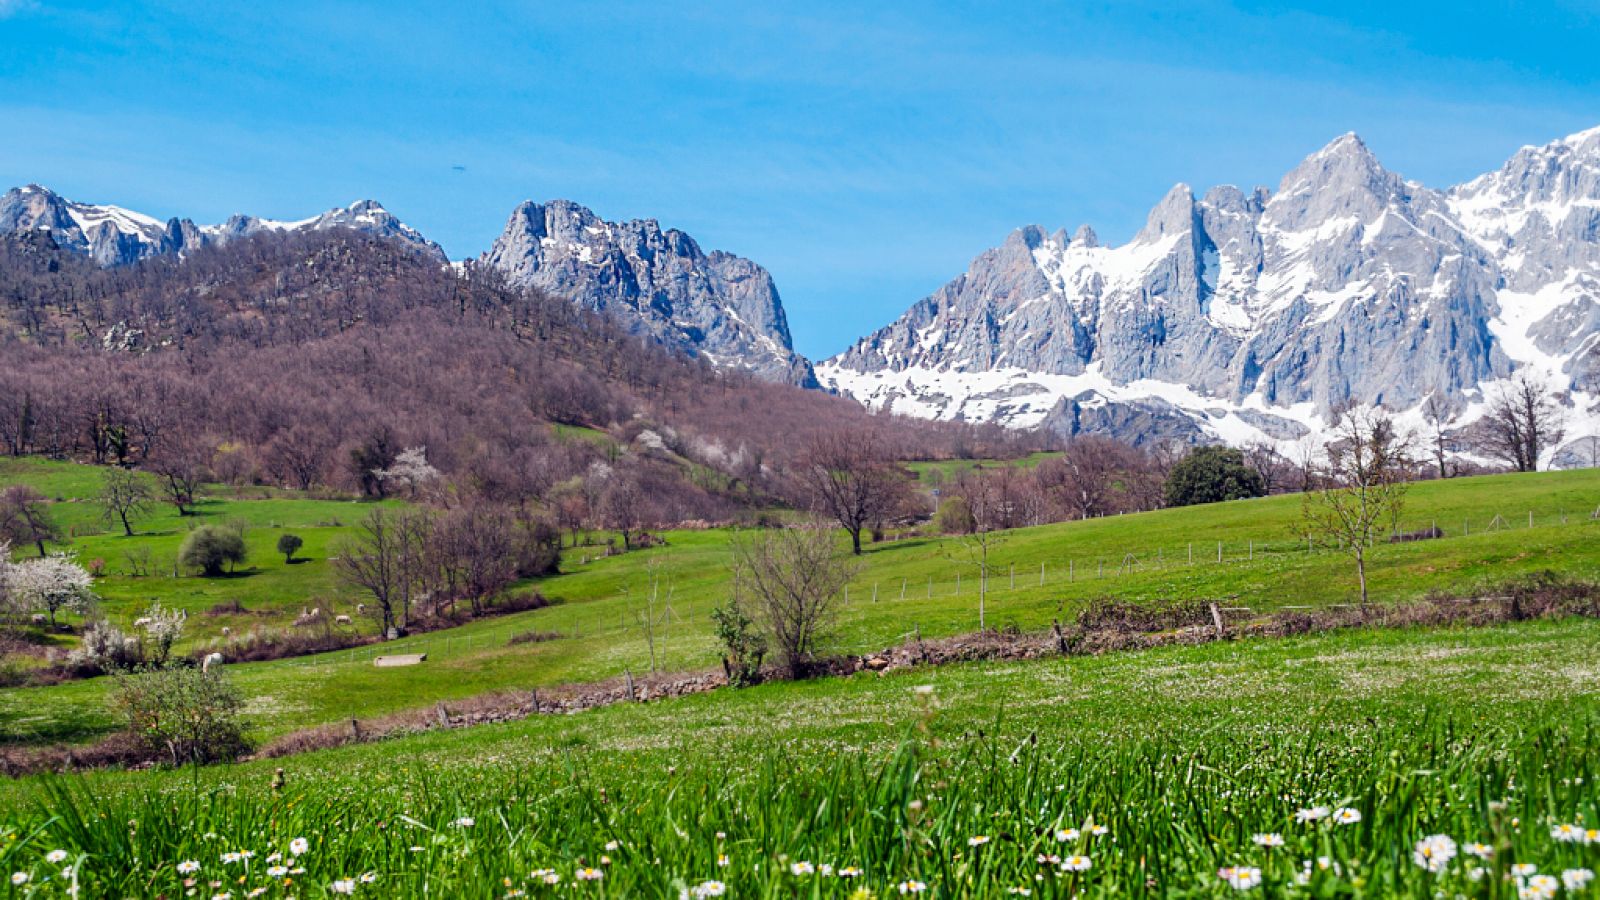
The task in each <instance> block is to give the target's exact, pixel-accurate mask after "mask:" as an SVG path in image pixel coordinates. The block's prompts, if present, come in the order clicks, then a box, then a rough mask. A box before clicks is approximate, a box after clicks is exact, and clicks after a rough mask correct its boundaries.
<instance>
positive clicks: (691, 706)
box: [0, 620, 1600, 898]
mask: <svg viewBox="0 0 1600 900" xmlns="http://www.w3.org/2000/svg"><path fill="white" fill-rule="evenodd" d="M1597 646H1600V623H1596V622H1594V621H1589V620H1563V621H1542V622H1532V623H1521V624H1516V625H1510V626H1505V627H1497V628H1483V629H1440V630H1410V631H1400V630H1371V631H1347V632H1333V633H1325V634H1319V635H1311V636H1303V637H1297V638H1287V639H1276V640H1268V639H1247V640H1239V641H1231V642H1222V643H1216V644H1208V645H1203V646H1198V647H1168V648H1160V649H1156V650H1150V651H1145V652H1139V653H1124V654H1113V655H1108V656H1103V657H1073V658H1055V659H1048V660H1035V661H1028V662H1008V663H991V664H976V665H961V666H950V667H945V668H940V669H926V670H909V671H903V672H897V673H891V674H889V675H885V676H875V675H868V674H862V675H858V676H854V677H851V678H845V679H827V680H819V681H813V682H802V683H778V684H769V685H763V686H760V687H756V688H751V689H745V690H738V691H727V690H725V691H717V692H714V693H711V694H704V695H698V696H693V697H687V698H682V699H678V700H672V701H666V702H661V703H652V704H644V705H624V706H614V707H609V708H605V709H600V710H594V711H590V712H586V713H581V714H576V715H567V716H543V717H537V718H534V719H530V720H525V721H520V722H513V723H508V724H504V725H495V726H483V727H477V728H471V729H459V730H452V731H443V732H432V733H428V734H424V735H418V736H413V737H407V738H401V739H395V740H389V741H384V742H380V743H376V744H367V745H360V746H353V747H347V748H341V749H337V750H332V751H324V752H319V753H312V754H306V755H303V756H298V757H292V758H288V759H283V760H275V761H268V762H257V763H246V764H240V765H234V766H218V767H210V768H203V769H200V770H181V771H161V772H132V773H117V772H101V773H91V774H87V775H82V776H71V777H62V776H50V777H43V778H30V779H25V780H22V781H18V782H10V783H6V784H3V785H0V875H10V876H11V877H12V880H13V882H16V881H17V880H18V879H24V880H23V881H22V883H20V884H17V885H16V886H10V885H0V890H7V889H9V890H10V892H11V893H10V896H16V897H21V896H33V897H61V896H69V893H68V891H69V890H71V889H72V888H74V887H76V888H77V889H78V891H79V894H78V895H79V896H92V897H124V896H126V897H157V896H163V897H181V896H202V897H220V896H228V897H231V898H239V897H256V896H263V897H286V896H294V897H321V896H343V895H345V894H353V895H355V896H368V897H395V896H418V897H420V896H438V897H463V898H500V897H520V896H530V897H538V896H592V897H678V896H690V897H699V896H729V897H763V898H780V897H781V898H788V897H817V898H819V897H854V898H867V897H875V898H887V897H891V896H894V897H899V896H923V897H940V898H946V897H1002V896H1010V895H1024V893H1023V892H1026V894H1025V895H1031V896H1036V897H1068V896H1079V897H1102V896H1129V897H1223V896H1246V897H1248V896H1262V897H1419V898H1425V897H1439V896H1443V897H1456V896H1460V897H1516V896H1519V892H1520V895H1521V896H1550V897H1556V896H1561V897H1569V896H1570V897H1586V896H1597V893H1596V888H1595V886H1594V885H1593V884H1592V883H1590V882H1588V881H1587V880H1586V875H1585V872H1586V871H1587V870H1593V869H1595V868H1597V867H1600V841H1595V840H1594V839H1593V838H1592V837H1590V836H1589V835H1590V832H1589V829H1594V828H1596V826H1597V824H1600V793H1597V790H1596V786H1595V781H1594V779H1595V777H1596V775H1597V770H1600V743H1597V741H1596V740H1595V738H1596V726H1597V724H1600V719H1597V714H1600V704H1597V696H1600V695H1597V691H1596V688H1597V685H1600V669H1597V661H1596V660H1597V657H1596V654H1595V649H1596V647H1597ZM279 765H281V766H282V767H283V768H284V770H285V772H284V782H283V787H282V788H281V790H280V789H277V788H275V787H273V769H274V767H275V766H279ZM1301 811H1305V812H1304V813H1303V814H1301ZM1297 814H1300V815H1299V816H1298V817H1297ZM1301 819H1304V821H1301ZM1435 835H1443V836H1446V837H1447V838H1448V842H1446V841H1445V840H1443V839H1438V838H1435V839H1434V840H1432V841H1431V842H1428V843H1424V844H1422V845H1421V846H1422V848H1423V849H1426V850H1428V854H1427V855H1421V854H1420V853H1418V851H1417V848H1418V846H1419V842H1422V841H1424V840H1425V839H1427V838H1430V837H1432V836H1435ZM1479 845H1481V846H1479ZM57 851H59V853H57ZM53 853H57V855H56V856H55V857H52V856H51V855H50V854H53ZM247 853H248V854H250V855H248V856H245V855H243V854H247ZM52 859H54V860H55V861H52ZM1419 861H1420V864H1419ZM1430 861H1431V865H1432V867H1433V869H1436V871H1434V870H1430V868H1429V864H1430ZM191 866H192V867H193V869H192V870H191ZM12 873H16V874H15V875H13V874H12ZM1563 880H1565V884H1566V885H1567V886H1563ZM1551 885H1553V886H1554V887H1553V888H1552V887H1550V886H1551Z"/></svg>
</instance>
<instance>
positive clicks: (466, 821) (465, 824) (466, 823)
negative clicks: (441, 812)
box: [451, 816, 478, 828]
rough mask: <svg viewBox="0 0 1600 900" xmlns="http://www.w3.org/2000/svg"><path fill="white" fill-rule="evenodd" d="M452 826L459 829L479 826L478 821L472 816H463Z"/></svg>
mask: <svg viewBox="0 0 1600 900" xmlns="http://www.w3.org/2000/svg"><path fill="white" fill-rule="evenodd" d="M451 824H453V825H455V826H456V827H457V828H471V827H472V826H474V825H476V824H478V820H477V819H474V818H473V817H471V816H462V817H461V818H459V819H457V820H455V821H454V822H453V823H451Z"/></svg>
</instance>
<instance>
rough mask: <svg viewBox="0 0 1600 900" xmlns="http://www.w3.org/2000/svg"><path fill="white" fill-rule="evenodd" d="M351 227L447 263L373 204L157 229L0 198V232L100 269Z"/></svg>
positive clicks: (62, 203)
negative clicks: (268, 234) (264, 237)
mask: <svg viewBox="0 0 1600 900" xmlns="http://www.w3.org/2000/svg"><path fill="white" fill-rule="evenodd" d="M328 228H351V229H355V230H357V231H362V232H366V233H368V234H373V235H377V236H380V237H387V238H394V239H396V240H401V241H405V242H407V243H410V244H413V245H415V246H416V247H417V248H418V249H419V250H421V251H422V252H424V253H427V254H429V255H430V256H435V257H437V258H438V259H439V260H440V261H441V262H443V261H444V258H445V257H444V251H443V250H442V249H440V247H439V245H438V244H435V243H433V242H432V241H430V240H428V239H427V238H425V237H423V236H422V234H421V233H420V232H418V231H417V230H416V229H415V228H412V227H411V226H409V225H407V224H405V223H404V222H402V221H400V220H399V219H398V218H396V217H395V216H394V215H393V214H392V213H390V212H389V211H388V210H386V209H384V208H383V207H382V206H381V205H379V204H378V203H376V202H374V201H372V200H360V201H357V202H355V203H352V204H350V205H349V206H346V207H342V208H338V209H330V210H328V211H327V212H325V213H323V214H322V215H320V216H313V217H311V218H309V219H301V220H299V221H292V222H285V221H276V220H272V219H262V218H257V217H256V216H237V215H236V216H233V217H231V218H229V219H228V221H226V222H223V223H222V224H220V225H196V224H195V223H194V222H193V221H191V220H189V219H177V218H173V219H168V220H167V221H165V222H162V221H161V220H159V219H155V218H152V217H150V216H147V215H144V214H143V213H137V212H134V211H132V210H128V209H123V208H122V207H119V206H107V205H103V204H91V203H78V202H75V201H72V200H67V199H66V198H64V197H62V196H60V195H59V194H57V193H55V192H54V191H51V190H49V189H47V188H43V187H40V186H39V185H36V184H30V185H27V186H25V187H20V188H13V189H11V190H9V191H7V192H6V193H5V194H3V195H0V232H10V231H24V230H30V229H37V230H43V231H48V232H49V233H50V235H51V237H52V238H54V239H55V242H56V244H57V245H58V246H61V247H64V248H66V249H69V250H72V251H75V252H78V253H82V254H84V255H86V256H88V257H90V258H91V259H93V260H94V261H95V262H96V263H99V264H100V265H102V266H121V265H128V264H130V263H134V262H137V261H139V260H141V259H147V258H150V257H154V256H183V255H185V254H188V253H191V252H193V251H194V250H197V249H199V248H201V247H204V246H207V245H210V244H221V243H226V242H227V241H229V240H232V239H234V238H240V237H248V236H249V235H252V234H257V233H259V232H263V231H298V230H301V229H311V230H323V229H328Z"/></svg>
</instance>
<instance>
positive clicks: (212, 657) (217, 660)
mask: <svg viewBox="0 0 1600 900" xmlns="http://www.w3.org/2000/svg"><path fill="white" fill-rule="evenodd" d="M220 665H222V654H221V653H207V654H206V658H205V659H203V660H201V661H200V671H202V672H210V671H211V667H212V666H220Z"/></svg>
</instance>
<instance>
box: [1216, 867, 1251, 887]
mask: <svg viewBox="0 0 1600 900" xmlns="http://www.w3.org/2000/svg"><path fill="white" fill-rule="evenodd" d="M1217 877H1218V878H1221V879H1222V880H1223V881H1226V882H1227V883H1228V885H1229V886H1230V887H1232V888H1233V889H1234V890H1237V891H1248V890H1250V889H1251V888H1253V887H1256V886H1257V885H1259V884H1261V870H1260V869H1258V868H1256V867H1255V866H1228V867H1227V868H1223V869H1218V870H1217Z"/></svg>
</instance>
